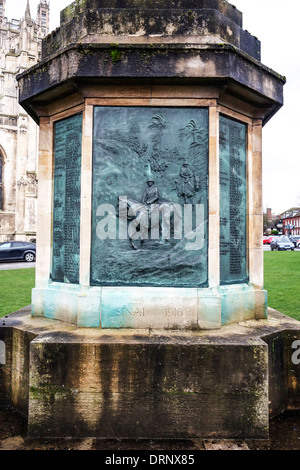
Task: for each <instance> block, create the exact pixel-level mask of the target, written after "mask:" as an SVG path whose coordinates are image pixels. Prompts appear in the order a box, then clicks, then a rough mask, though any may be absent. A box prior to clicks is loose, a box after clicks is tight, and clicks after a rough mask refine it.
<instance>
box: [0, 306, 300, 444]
mask: <svg viewBox="0 0 300 470" xmlns="http://www.w3.org/2000/svg"><path fill="white" fill-rule="evenodd" d="M299 339H300V327H299V322H296V321H294V320H292V319H291V318H288V317H285V316H283V315H281V314H279V313H278V312H275V311H269V318H268V319H267V320H260V321H256V320H254V321H253V320H249V321H246V322H241V323H239V324H235V325H230V326H226V327H223V328H222V329H221V331H220V330H215V331H210V332H208V331H206V332H204V331H203V332H199V331H198V332H190V333H186V332H179V331H174V330H170V331H168V332H164V334H162V333H161V331H160V330H147V329H139V330H135V329H127V330H118V331H116V330H106V331H103V332H101V331H99V329H94V328H89V329H87V328H77V327H75V326H72V325H70V324H69V323H64V322H59V321H55V320H49V319H45V318H32V317H31V315H30V309H24V310H23V311H20V312H16V313H15V314H12V315H10V316H9V317H8V318H5V326H2V327H1V329H0V340H1V341H4V342H5V344H6V363H5V365H0V369H1V374H0V377H1V387H0V390H1V395H0V404H1V405H4V404H6V405H7V404H12V405H14V406H15V407H16V408H17V409H18V410H19V411H21V412H23V413H24V414H26V415H27V416H28V434H29V435H30V436H41V437H102V438H162V437H163V438H192V437H222V438H225V437H227V438H243V439H246V438H247V439H251V438H256V439H257V438H267V436H268V423H269V417H270V416H274V415H276V414H278V413H280V412H282V411H283V410H286V409H295V408H297V407H298V405H299V381H298V377H299V373H300V372H299V365H296V364H295V363H296V362H299V361H295V360H294V361H293V360H292V355H293V354H294V353H295V352H297V351H296V350H295V346H294V341H295V340H298V341H299ZM293 362H294V363H293Z"/></svg>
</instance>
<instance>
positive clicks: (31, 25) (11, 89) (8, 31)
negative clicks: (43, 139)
mask: <svg viewBox="0 0 300 470" xmlns="http://www.w3.org/2000/svg"><path fill="white" fill-rule="evenodd" d="M6 1H7V0H0V242H3V241H9V240H24V241H25V240H27V241H29V240H34V239H35V236H36V204H37V182H38V174H37V168H38V167H37V159H38V127H37V125H36V124H35V122H34V121H33V120H32V119H31V117H30V116H29V115H28V114H26V113H25V111H24V110H23V108H21V107H20V106H19V104H18V85H17V80H16V76H17V75H18V74H19V73H21V72H24V70H26V69H27V68H28V67H31V66H32V65H34V64H35V63H36V62H37V61H38V60H39V57H40V54H41V42H42V39H43V38H44V37H45V36H46V35H47V34H48V33H49V9H50V5H49V4H50V0H39V4H38V8H37V15H36V19H35V20H34V19H33V18H32V16H31V12H30V2H29V0H27V4H26V10H25V12H24V16H23V18H22V19H11V20H9V19H8V18H6V16H5V4H6ZM9 1H11V0H9Z"/></svg>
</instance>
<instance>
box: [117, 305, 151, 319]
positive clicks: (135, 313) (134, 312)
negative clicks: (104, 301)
mask: <svg viewBox="0 0 300 470" xmlns="http://www.w3.org/2000/svg"><path fill="white" fill-rule="evenodd" d="M115 312H116V314H117V315H123V316H130V317H144V316H145V309H144V308H139V307H136V308H134V309H129V308H128V307H119V308H116V310H115Z"/></svg>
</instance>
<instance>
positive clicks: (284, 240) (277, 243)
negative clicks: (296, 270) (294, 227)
mask: <svg viewBox="0 0 300 470" xmlns="http://www.w3.org/2000/svg"><path fill="white" fill-rule="evenodd" d="M270 247H271V250H272V251H273V250H278V251H279V250H292V251H294V249H295V245H294V243H293V242H291V240H290V239H289V237H288V236H286V235H282V236H281V237H278V238H275V239H274V240H272V241H271V244H270Z"/></svg>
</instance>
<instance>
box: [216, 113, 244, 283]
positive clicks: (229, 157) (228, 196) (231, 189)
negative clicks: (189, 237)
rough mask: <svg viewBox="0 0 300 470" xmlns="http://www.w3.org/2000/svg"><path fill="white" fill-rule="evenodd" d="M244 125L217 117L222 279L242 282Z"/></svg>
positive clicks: (223, 280) (227, 281)
mask: <svg viewBox="0 0 300 470" xmlns="http://www.w3.org/2000/svg"><path fill="white" fill-rule="evenodd" d="M246 208H247V206H246V126H245V125H244V124H242V123H239V122H237V121H234V120H232V119H229V118H225V117H221V118H220V268H221V283H222V284H226V283H231V282H245V280H246V279H247V269H246Z"/></svg>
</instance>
